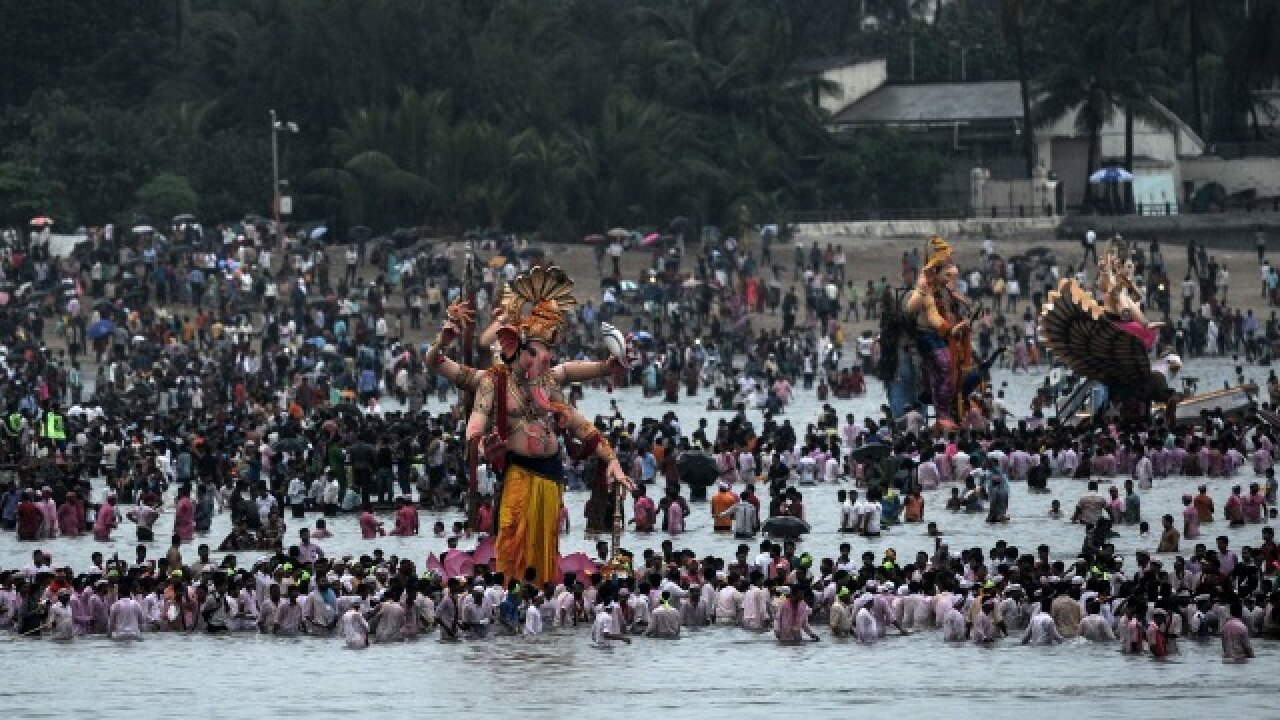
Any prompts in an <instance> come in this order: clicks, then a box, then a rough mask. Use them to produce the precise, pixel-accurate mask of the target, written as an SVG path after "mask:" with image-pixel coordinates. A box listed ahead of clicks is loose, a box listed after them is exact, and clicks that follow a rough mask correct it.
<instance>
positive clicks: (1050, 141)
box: [809, 57, 1280, 225]
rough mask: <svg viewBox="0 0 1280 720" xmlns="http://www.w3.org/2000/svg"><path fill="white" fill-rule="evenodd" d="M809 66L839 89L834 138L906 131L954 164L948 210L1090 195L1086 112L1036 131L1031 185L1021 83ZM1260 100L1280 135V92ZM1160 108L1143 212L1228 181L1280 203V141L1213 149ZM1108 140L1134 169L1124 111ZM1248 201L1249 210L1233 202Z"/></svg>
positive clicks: (1139, 188) (1145, 155) (1168, 209)
mask: <svg viewBox="0 0 1280 720" xmlns="http://www.w3.org/2000/svg"><path fill="white" fill-rule="evenodd" d="M809 70H810V72H812V73H815V74H816V75H817V76H820V77H821V78H823V79H824V80H826V81H828V82H830V83H832V84H834V85H835V86H836V88H837V90H836V91H835V92H834V93H829V94H823V95H822V96H821V97H818V96H816V95H815V98H814V102H815V104H818V105H820V106H821V107H822V108H823V109H824V110H826V111H827V112H829V113H830V114H831V121H830V124H829V127H830V130H831V132H832V133H834V134H836V135H841V134H846V133H857V132H861V131H865V130H868V129H894V130H897V131H898V132H901V133H905V134H909V135H910V136H911V137H912V139H913V140H914V139H915V138H918V139H919V142H927V143H930V144H932V145H934V146H935V147H937V148H938V149H939V150H940V151H941V152H942V154H943V155H944V156H945V157H946V158H948V160H949V166H948V169H947V170H946V171H945V172H944V173H943V175H942V177H940V178H939V181H938V194H939V201H938V205H939V207H940V208H956V209H963V212H966V213H969V214H971V215H975V216H980V217H987V218H990V217H993V216H996V217H1012V218H1022V217H1033V216H1044V215H1049V214H1055V213H1063V212H1065V211H1066V210H1067V209H1068V208H1075V207H1078V206H1079V205H1080V203H1081V201H1082V199H1083V195H1084V190H1085V173H1086V170H1087V164H1088V148H1089V139H1088V137H1087V136H1085V135H1084V133H1083V131H1082V130H1081V129H1080V128H1078V127H1077V126H1076V112H1071V113H1068V114H1067V115H1066V116H1064V117H1062V118H1059V119H1058V120H1057V121H1055V122H1053V123H1051V124H1049V125H1048V126H1045V127H1039V128H1036V130H1035V133H1036V135H1035V137H1036V162H1037V167H1036V170H1035V173H1034V176H1033V177H1032V178H1031V179H1028V178H1026V177H1025V175H1026V164H1025V160H1024V158H1023V154H1022V133H1023V132H1024V130H1025V128H1024V123H1023V117H1022V93H1021V90H1020V88H1019V86H1018V83H1017V82H1015V81H998V82H974V83H931V84H917V85H900V84H894V83H889V82H888V79H887V75H886V72H885V61H884V59H883V58H869V59H859V58H847V57H846V58H833V59H830V60H826V61H819V62H815V63H811V64H810V67H809ZM1259 96H1260V102H1259V117H1260V120H1261V124H1262V125H1265V126H1267V127H1268V128H1271V127H1273V126H1274V125H1275V124H1276V123H1277V118H1280V90H1276V91H1263V92H1262V93H1260V95H1259ZM1157 107H1159V109H1160V115H1161V120H1160V121H1159V122H1155V123H1151V122H1147V121H1144V120H1142V119H1141V118H1135V119H1134V128H1133V156H1134V157H1133V173H1134V175H1135V178H1134V181H1133V183H1132V185H1131V188H1132V193H1133V199H1134V202H1135V203H1137V205H1138V207H1139V210H1140V212H1141V214H1143V215H1156V216H1160V215H1166V214H1177V213H1179V212H1188V211H1189V204H1188V199H1189V198H1190V197H1191V196H1192V194H1193V193H1194V192H1195V191H1197V190H1198V189H1200V188H1202V187H1204V186H1205V185H1206V184H1208V183H1217V184H1220V185H1222V186H1223V188H1224V189H1225V192H1226V194H1227V195H1235V194H1251V195H1253V196H1256V197H1258V198H1273V197H1280V144H1275V145H1276V148H1275V152H1271V153H1270V155H1272V156H1267V157H1259V156H1256V153H1258V152H1266V150H1265V149H1262V150H1260V149H1259V148H1260V147H1261V146H1259V145H1257V144H1251V145H1246V146H1243V150H1242V149H1241V148H1235V147H1232V148H1229V149H1225V150H1224V151H1223V152H1222V153H1218V152H1216V149H1215V148H1209V149H1208V153H1206V147H1205V143H1204V141H1203V140H1202V139H1201V138H1200V137H1198V136H1197V135H1196V133H1195V132H1194V131H1193V130H1192V129H1191V128H1190V126H1188V125H1187V124H1186V123H1185V122H1183V121H1182V119H1181V118H1179V117H1178V116H1177V115H1175V114H1174V113H1173V112H1171V111H1169V110H1168V109H1167V108H1164V107H1163V106H1159V105H1158V104H1157ZM1099 140H1100V166H1101V167H1106V166H1108V165H1120V164H1122V163H1123V162H1124V154H1125V147H1124V145H1125V132H1124V115H1123V114H1122V113H1115V114H1114V115H1113V116H1112V117H1111V118H1110V119H1109V120H1108V121H1107V123H1106V124H1105V125H1104V126H1103V128H1102V130H1101V133H1100V137H1099ZM1248 153H1255V155H1249V154H1248ZM1117 199H1118V198H1117ZM1237 205H1239V206H1241V207H1245V206H1244V204H1243V203H1235V204H1233V205H1232V207H1235V206H1237ZM1245 209H1248V208H1247V207H1246V208H1245ZM858 225H861V224H858ZM872 225H874V223H872Z"/></svg>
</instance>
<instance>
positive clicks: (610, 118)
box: [0, 0, 1280, 239]
mask: <svg viewBox="0 0 1280 720" xmlns="http://www.w3.org/2000/svg"><path fill="white" fill-rule="evenodd" d="M0 4H2V6H3V9H2V15H0V17H3V22H2V23H0V67H3V68H5V70H4V72H0V222H3V223H21V222H24V221H25V220H26V218H28V217H30V215H31V214H32V213H35V212H47V213H50V214H52V215H53V216H55V217H56V218H57V219H58V220H59V221H60V222H61V223H101V222H106V221H109V220H117V221H119V220H121V219H122V218H125V217H127V216H129V215H131V214H132V213H133V212H139V211H141V212H148V213H152V214H159V215H162V214H164V213H170V212H176V211H178V210H179V209H181V210H184V211H192V212H196V213H198V214H199V215H200V216H201V217H202V218H205V219H206V220H211V221H216V220H224V219H231V218H238V217H239V216H240V215H242V214H244V213H245V212H259V213H266V211H267V208H268V204H269V198H270V193H271V174H270V173H271V166H270V141H271V138H270V130H269V119H268V109H271V108H274V109H276V110H277V112H278V113H279V116H280V117H281V118H282V119H285V120H292V121H295V122H297V123H298V124H299V125H300V126H301V132H300V133H298V134H297V135H283V134H282V135H281V166H282V170H281V175H282V177H284V178H287V179H288V180H289V181H290V183H291V187H292V189H293V194H294V196H295V206H296V210H295V217H297V218H300V219H329V220H331V221H333V222H336V223H337V224H339V225H354V224H358V223H360V224H367V225H371V226H374V227H375V228H377V229H386V228H390V227H393V226H397V225H410V224H413V225H432V226H435V227H437V228H440V229H442V230H457V229H462V228H468V227H476V226H481V227H502V228H506V229H511V230H519V231H540V232H542V233H544V234H547V235H549V236H555V237H560V238H562V239H563V238H566V237H571V236H577V235H580V234H583V233H586V232H593V231H600V230H602V229H605V228H608V227H612V226H615V225H629V226H637V225H655V226H662V225H664V224H665V223H666V222H668V221H669V220H670V219H671V218H673V217H676V216H684V217H688V218H690V219H692V220H694V221H695V222H705V223H732V222H733V221H734V219H736V218H742V217H753V218H758V219H763V218H769V219H775V220H780V221H785V220H786V218H787V215H788V213H789V212H792V211H795V210H800V209H803V210H810V209H839V210H842V211H851V212H852V211H868V210H874V209H876V208H911V207H928V206H930V204H932V203H934V202H935V201H936V198H935V197H934V192H935V191H934V186H935V185H936V175H937V173H938V172H939V169H940V168H941V163H942V158H941V157H940V156H939V155H938V151H937V150H935V149H932V148H930V147H927V146H924V147H921V146H918V145H913V144H912V143H910V142H907V141H905V140H903V139H902V138H900V137H897V136H895V135H893V134H892V133H881V134H863V135H860V136H858V137H857V138H856V139H855V140H853V141H851V142H843V141H840V142H838V141H835V140H833V139H832V138H830V137H829V136H828V135H827V133H826V132H825V131H824V121H825V120H826V118H825V117H823V115H822V114H821V113H820V112H819V111H818V110H816V109H815V108H814V106H813V103H812V97H813V94H814V93H815V92H816V93H822V92H827V91H829V90H830V88H824V87H821V86H818V87H815V86H814V84H813V83H812V82H810V81H807V80H806V79H805V75H804V73H803V72H801V68H802V64H803V63H804V61H806V60H811V59H813V58H822V57H830V56H833V55H870V54H877V55H883V56H885V57H886V58H887V59H888V61H889V68H890V76H891V80H894V81H899V82H905V81H909V80H911V79H914V80H915V81H918V82H927V81H940V80H948V79H955V78H956V75H957V73H958V61H957V60H956V58H957V52H956V50H955V47H954V46H953V45H952V43H953V42H961V43H963V44H966V45H973V44H976V43H981V44H982V45H983V48H982V49H981V50H975V51H971V52H970V53H969V55H968V73H967V75H968V78H969V79H970V80H975V79H977V80H990V79H1012V78H1015V77H1018V76H1019V71H1020V70H1021V71H1022V72H1023V73H1024V76H1025V77H1028V78H1030V79H1031V81H1038V79H1040V78H1045V79H1047V80H1048V79H1056V80H1057V81H1059V83H1060V84H1061V85H1062V86H1063V87H1068V86H1069V85H1070V83H1069V82H1067V81H1068V80H1071V78H1064V77H1063V76H1064V75H1069V74H1070V73H1065V72H1064V71H1063V65H1064V63H1072V62H1074V59H1073V53H1069V52H1061V51H1060V50H1061V49H1062V48H1065V47H1068V46H1069V44H1070V43H1072V42H1073V40H1074V39H1076V38H1079V37H1082V34H1083V33H1084V31H1085V30H1088V29H1090V28H1093V29H1094V30H1095V31H1097V30H1099V29H1105V31H1106V32H1107V33H1110V34H1111V35H1114V36H1115V37H1117V38H1120V37H1124V36H1125V33H1126V32H1131V33H1132V34H1131V35H1129V36H1128V37H1132V38H1136V39H1135V40H1133V43H1134V44H1133V53H1135V54H1130V55H1127V56H1120V55H1117V58H1119V59H1114V60H1112V59H1109V60H1108V63H1109V65H1108V67H1110V68H1112V69H1113V70H1109V71H1108V72H1107V73H1103V74H1105V75H1106V76H1107V77H1108V78H1109V79H1107V80H1106V81H1105V82H1101V85H1106V87H1101V89H1100V81H1097V80H1096V78H1094V79H1091V78H1092V76H1091V78H1085V79H1083V80H1081V81H1080V82H1077V83H1076V85H1075V87H1077V88H1078V87H1080V86H1084V87H1086V88H1087V91H1089V92H1094V94H1095V96H1097V97H1102V98H1103V100H1102V102H1105V103H1112V104H1113V105H1114V106H1116V107H1118V106H1120V105H1121V104H1123V102H1124V100H1123V99H1124V98H1125V97H1137V96H1138V95H1139V94H1140V93H1141V91H1142V90H1143V89H1144V88H1145V87H1147V86H1148V85H1149V86H1152V87H1157V86H1158V88H1159V89H1160V90H1161V91H1162V97H1163V99H1164V100H1165V101H1166V102H1167V103H1168V104H1170V105H1172V106H1173V107H1174V109H1175V110H1176V111H1178V112H1179V113H1180V114H1182V116H1183V117H1187V116H1188V115H1189V114H1194V109H1195V108H1197V107H1198V108H1199V109H1200V112H1199V114H1198V116H1197V117H1202V118H1204V121H1205V122H1204V125H1205V127H1204V128H1203V129H1204V131H1205V132H1206V134H1208V135H1210V136H1213V137H1221V138H1247V137H1250V136H1252V135H1256V134H1257V133H1258V132H1259V130H1258V129H1257V128H1256V127H1253V126H1251V122H1250V118H1249V115H1248V113H1247V112H1246V111H1245V109H1246V108H1247V107H1248V106H1249V99H1250V97H1251V92H1252V90H1253V89H1254V88H1256V87H1259V86H1261V85H1264V84H1265V83H1266V82H1268V81H1269V78H1270V77H1272V76H1273V75H1274V69H1275V67H1276V65H1277V58H1276V55H1277V51H1276V50H1275V48H1276V46H1277V44H1276V43H1273V42H1271V38H1272V37H1273V36H1274V34H1275V28H1276V27H1277V17H1280V13H1277V11H1276V2H1274V1H1272V0H1255V2H1254V3H1253V4H1252V11H1251V12H1252V15H1251V16H1250V17H1248V18H1245V17H1243V16H1242V10H1240V9H1239V8H1237V7H1236V4H1234V3H1210V2H1206V1H1204V0H1152V2H1150V3H1135V4H1132V5H1131V4H1127V3H1114V2H1111V3H1107V2H1098V1H1097V0H1082V1H1081V2H1078V3H1065V2H1059V1H1058V0H1044V2H1019V1H1018V0H988V1H985V2H983V1H979V0H957V1H956V2H949V3H933V2H919V1H917V2H911V1H908V0H866V2H855V1H852V0H843V1H835V0H738V1H733V0H632V1H629V2H622V1H619V2H602V1H600V0H113V1H112V2H110V3H95V2H85V1H83V0H79V1H77V0H41V2H28V1H25V0H24V1H19V0H4V1H3V2H2V3H0ZM935 5H936V7H935ZM1133 6H1142V8H1143V9H1142V10H1141V11H1138V12H1134V11H1132V7H1133ZM1117 7H1124V8H1129V10H1128V11H1126V12H1125V13H1123V17H1121V16H1120V15H1116V14H1115V13H1117V12H1119V11H1117V10H1116V8H1117ZM864 8H865V11H866V12H868V13H870V14H875V16H876V17H877V18H878V19H879V21H880V23H879V27H878V29H877V30H876V31H875V32H864V31H863V29H862V28H861V27H860V21H861V17H860V13H861V12H863V10H864ZM933 12H937V15H936V17H935V16H934V15H933V14H932V13H933ZM1012 12H1016V13H1017V14H1016V16H1015V15H1011V13H1012ZM1010 17H1016V18H1017V21H1016V22H1014V23H1012V24H1011V23H1010V22H1009V20H1008V19H1009V18H1010ZM1117 22H1122V23H1124V24H1123V25H1121V26H1117V25H1116V24H1115V23H1117ZM1122 28H1127V30H1122ZM1095 34H1096V32H1095ZM1014 37H1017V38H1018V39H1020V40H1021V41H1022V42H1023V44H1024V47H1025V49H1026V52H1025V56H1024V57H1023V58H1022V62H1021V63H1019V62H1018V58H1017V55H1016V54H1015V53H1014V52H1012V51H1011V50H1010V48H1011V47H1012V45H1011V40H1012V39H1013V38H1014ZM1126 47H1127V46H1126ZM909 48H914V52H912V51H910V50H909ZM1139 51H1141V52H1142V55H1141V57H1142V59H1143V61H1144V62H1154V63H1155V64H1156V65H1157V66H1158V69H1159V71H1160V72H1159V73H1157V74H1156V77H1154V78H1151V77H1148V76H1141V77H1136V78H1135V77H1134V74H1133V73H1128V74H1126V72H1127V70H1126V68H1127V66H1128V65H1132V64H1134V63H1133V62H1131V61H1132V59H1133V58H1135V57H1138V55H1137V54H1136V53H1138V52H1139ZM1076 66H1078V63H1077V64H1076ZM1193 68H1194V69H1195V70H1196V71H1197V72H1195V73H1193V72H1191V70H1192V69H1193ZM913 69H914V76H913V77H912V76H910V73H911V72H912V70H913ZM1067 69H1071V68H1070V67H1068V68H1067ZM1193 75H1196V77H1194V78H1193V77H1192V76H1193ZM1193 80H1194V82H1195V84H1196V85H1195V87H1196V88H1198V90H1199V92H1198V93H1197V92H1194V91H1193V90H1192V89H1189V88H1190V84H1191V82H1192V81H1193ZM1107 83H1110V84H1109V85H1107ZM1143 83H1146V85H1144V84H1143ZM1082 84H1083V85H1082ZM1079 92H1085V91H1079ZM1063 93H1064V95H1065V94H1069V93H1066V91H1063ZM1099 93H1101V94H1099ZM1108 93H1110V94H1108ZM1196 98H1200V99H1201V100H1205V99H1206V98H1211V100H1212V102H1205V103H1204V104H1205V107H1200V106H1198V105H1196V104H1195V102H1194V101H1195V99H1196ZM1057 99H1058V100H1061V101H1063V102H1067V101H1070V100H1071V99H1072V98H1070V97H1065V96H1064V97H1061V98H1057ZM1077 99H1078V98H1077ZM1061 104H1062V103H1059V105H1061ZM1112 109H1114V107H1113V108H1112ZM1193 125H1197V126H1198V125H1199V123H1198V122H1197V123H1193ZM187 203H190V204H192V205H193V207H185V208H184V207H182V206H183V205H184V204H187Z"/></svg>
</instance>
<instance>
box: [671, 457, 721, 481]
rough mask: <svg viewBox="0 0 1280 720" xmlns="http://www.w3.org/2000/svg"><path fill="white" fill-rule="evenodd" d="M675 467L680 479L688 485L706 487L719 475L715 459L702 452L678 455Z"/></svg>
mask: <svg viewBox="0 0 1280 720" xmlns="http://www.w3.org/2000/svg"><path fill="white" fill-rule="evenodd" d="M676 469H677V470H678V471H679V473H680V481H681V482H685V483H688V484H689V485H701V486H703V487H708V486H710V485H711V484H712V483H714V482H715V481H716V478H718V477H720V468H718V467H716V461H715V460H713V459H712V458H711V456H710V455H704V454H702V453H693V452H690V453H685V454H684V455H682V456H680V459H679V460H678V461H677V462H676Z"/></svg>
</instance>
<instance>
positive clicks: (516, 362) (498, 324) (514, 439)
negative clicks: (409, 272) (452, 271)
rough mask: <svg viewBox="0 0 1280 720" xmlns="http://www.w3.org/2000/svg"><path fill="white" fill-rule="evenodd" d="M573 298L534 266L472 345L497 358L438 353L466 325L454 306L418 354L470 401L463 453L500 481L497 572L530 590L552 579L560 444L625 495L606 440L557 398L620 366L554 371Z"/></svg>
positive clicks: (461, 307)
mask: <svg viewBox="0 0 1280 720" xmlns="http://www.w3.org/2000/svg"><path fill="white" fill-rule="evenodd" d="M572 291H573V281H572V280H571V279H569V277H568V276H567V275H566V274H565V272H564V271H563V270H562V269H560V268H559V267H556V266H544V267H535V268H533V269H532V270H529V271H528V272H525V273H522V274H520V275H519V276H517V277H516V278H515V279H514V280H512V281H511V283H510V285H509V286H508V287H507V288H506V290H505V291H504V292H503V295H502V299H501V302H500V304H499V305H498V307H497V308H495V310H494V313H493V319H492V322H491V323H490V325H489V327H488V328H486V329H485V330H484V332H482V333H481V334H480V337H479V340H480V342H481V343H482V344H484V345H491V346H493V347H494V349H495V350H496V353H495V356H496V357H497V358H498V359H499V360H500V361H495V362H494V363H493V365H492V366H490V367H488V368H486V369H483V370H479V369H476V368H472V367H468V366H466V365H463V364H460V363H458V362H455V361H453V360H451V359H449V358H448V357H446V356H445V355H444V352H443V351H444V349H445V348H446V347H447V346H448V345H449V344H450V343H452V341H453V340H454V339H455V338H456V337H457V336H458V334H459V333H461V332H462V331H463V330H464V329H465V328H466V327H467V326H468V325H469V324H470V323H471V322H472V320H473V311H472V310H471V308H470V307H469V306H468V305H467V304H465V303H462V302H455V303H454V304H453V305H451V306H450V307H449V310H448V320H447V321H446V322H445V324H444V326H443V327H442V328H441V331H440V334H439V335H437V337H436V340H435V342H434V343H433V345H432V347H431V349H430V350H429V351H428V352H427V356H426V362H427V365H428V366H429V367H431V368H433V370H434V371H435V372H437V373H440V374H441V375H444V376H445V377H446V378H448V379H449V380H450V381H451V382H453V383H454V384H455V385H456V386H458V387H459V388H461V389H463V390H466V391H470V392H473V393H474V402H473V406H472V410H471V415H470V417H469V418H468V419H467V429H466V440H467V445H468V448H469V449H470V450H472V451H473V452H481V453H483V456H484V457H485V459H486V462H488V464H489V467H490V468H491V469H493V470H494V471H495V472H498V473H500V474H501V477H502V498H501V503H500V506H499V511H498V528H497V540H496V542H495V564H496V566H497V567H496V569H497V570H498V571H500V572H502V573H503V574H504V575H505V576H506V577H508V578H517V579H527V580H532V581H536V582H538V583H539V584H541V583H544V582H548V581H552V582H559V581H560V572H559V561H560V553H559V532H558V520H559V514H560V501H561V497H562V495H563V492H564V483H565V468H564V465H563V463H562V461H561V456H560V442H561V439H563V440H564V441H565V443H566V446H567V447H570V448H572V449H573V451H574V453H573V454H574V455H575V456H576V457H579V458H583V457H587V456H589V455H595V456H596V457H597V458H598V460H599V461H600V464H601V465H603V467H604V468H605V469H604V473H605V475H606V477H607V480H608V482H610V483H613V484H617V485H622V486H624V487H627V488H630V487H631V481H630V478H628V477H627V475H626V473H624V472H623V471H622V468H621V466H619V464H618V459H617V456H616V455H615V453H614V451H613V449H612V448H611V447H610V446H609V442H608V441H607V440H606V439H605V438H604V437H603V436H602V435H601V433H600V432H599V431H598V430H597V429H596V427H595V425H593V424H592V423H591V422H590V421H589V420H587V419H586V418H585V417H583V416H582V414H581V413H579V412H578V411H577V410H576V409H575V408H573V407H572V406H570V405H569V404H568V403H567V402H566V400H565V394H564V390H563V389H564V387H565V386H566V385H568V384H569V383H574V382H582V381H587V380H592V379H596V378H601V377H604V376H606V375H608V374H609V373H611V372H612V371H614V370H615V369H619V368H621V367H622V361H621V359H620V358H619V357H618V354H614V355H611V356H610V357H609V359H607V360H603V361H599V362H564V363H559V364H557V363H555V348H556V346H557V344H558V343H559V342H560V341H561V340H562V339H563V332H564V325H565V319H564V313H565V312H566V311H568V310H571V309H572V308H573V307H574V306H575V305H576V304H577V301H576V300H575V299H574V297H573V295H572Z"/></svg>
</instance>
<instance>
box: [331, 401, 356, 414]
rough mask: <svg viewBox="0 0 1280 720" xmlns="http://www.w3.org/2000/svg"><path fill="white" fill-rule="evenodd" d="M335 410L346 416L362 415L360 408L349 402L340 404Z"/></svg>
mask: <svg viewBox="0 0 1280 720" xmlns="http://www.w3.org/2000/svg"><path fill="white" fill-rule="evenodd" d="M333 409H334V410H335V411H337V412H339V413H342V414H344V415H359V414H360V408H359V407H358V406H357V405H356V404H355V403H349V402H344V403H338V404H337V405H334V406H333Z"/></svg>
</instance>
